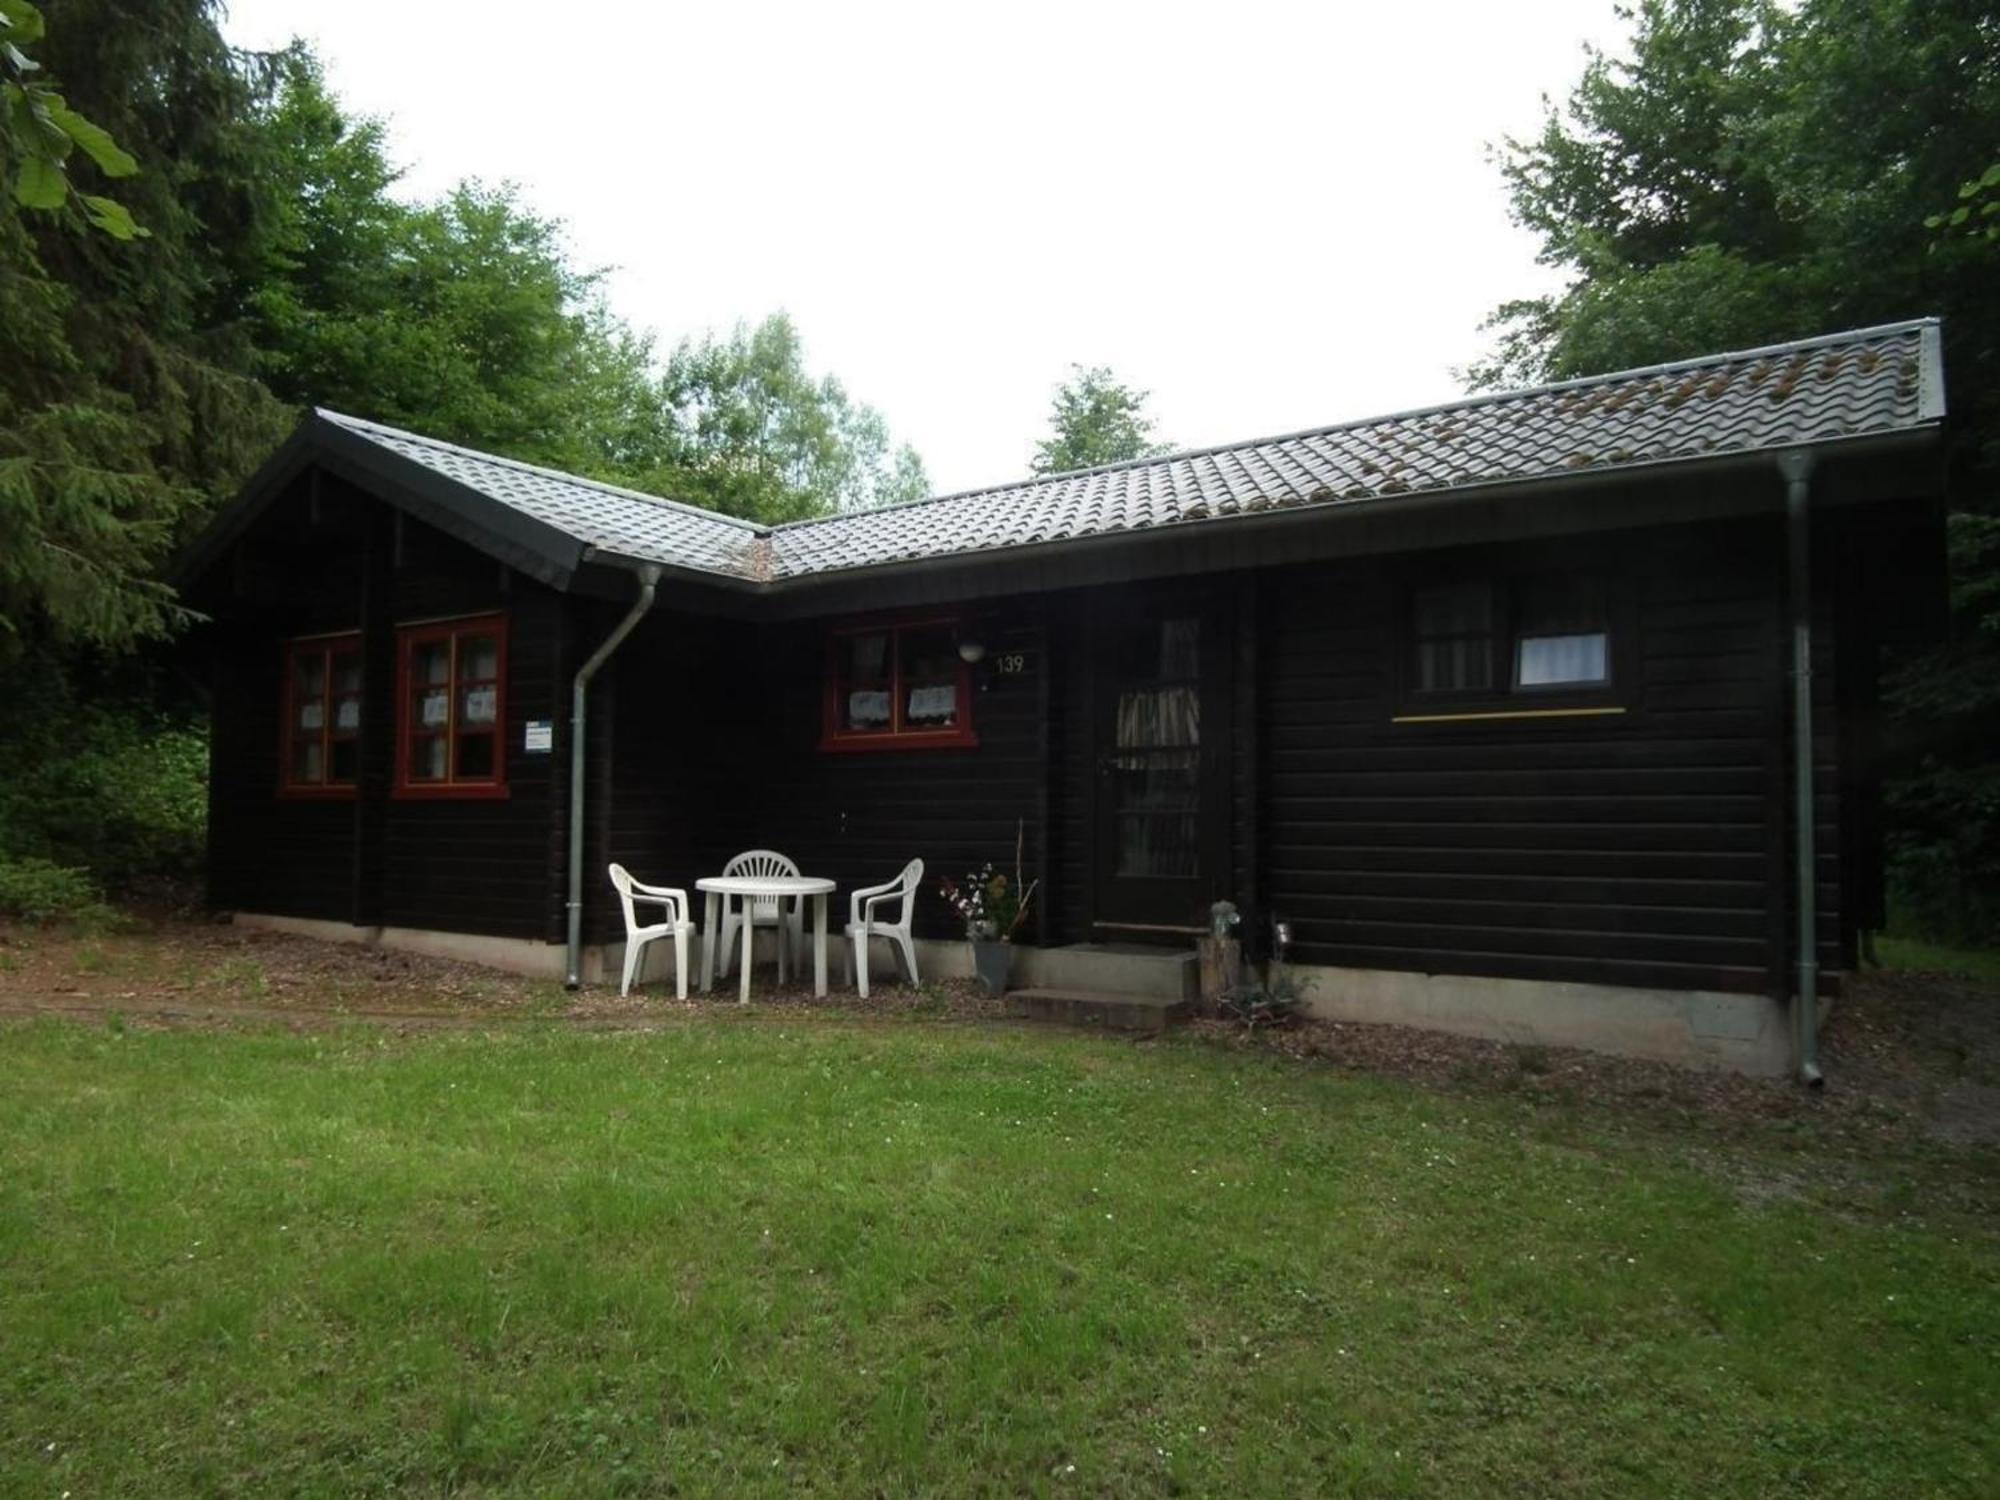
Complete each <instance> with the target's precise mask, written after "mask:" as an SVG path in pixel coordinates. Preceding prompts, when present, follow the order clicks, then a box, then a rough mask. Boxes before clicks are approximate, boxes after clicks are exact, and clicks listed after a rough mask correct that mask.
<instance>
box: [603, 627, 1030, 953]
mask: <svg viewBox="0 0 2000 1500" xmlns="http://www.w3.org/2000/svg"><path fill="white" fill-rule="evenodd" d="M967 627H968V628H969V629H970V630H972V631H973V632H974V633H976V634H977V635H978V636H979V637H980V638H981V640H982V641H983V642H984V643H985V644H986V646H987V648H988V652H989V661H990V660H991V659H992V657H993V656H997V655H998V654H1000V653H1001V652H1003V651H1011V650H1016V649H1020V650H1025V651H1026V652H1028V654H1029V656H1030V660H1031V669H1030V671H1029V672H1028V673H1026V674H1024V675H1023V676H1020V677H1011V678H1000V677H993V678H991V679H990V683H989V685H988V686H987V687H986V688H985V690H983V691H981V690H979V689H978V688H975V691H974V702H973V725H974V728H975V730H976V731H977V733H978V736H979V744H978V745H977V746H974V747H969V748H948V749H936V750H917V751H894V750H888V751H874V752H852V751H842V752H832V753H829V752H822V751H821V750H820V749H819V740H820V730H821V704H822V692H823V688H824V676H823V674H824V668H825V662H826V635H825V628H824V626H823V625H821V624H818V623H813V622H802V623H789V624H764V625H745V624H729V623H724V622H717V621H713V620H701V619H693V618H690V617H687V616H681V615H677V614H675V613H674V612H673V611H672V610H671V606H668V607H667V609H666V612H665V613H664V614H663V615H662V617H661V618H658V619H656V620H653V621H650V622H649V623H648V625H647V626H646V627H645V628H644V629H643V630H642V631H641V632H639V633H636V634H635V635H634V637H633V638H632V640H631V641H629V642H628V643H627V645H626V647H625V649H624V650H623V651H621V652H620V654H619V655H618V656H617V657H615V658H613V668H612V671H611V676H612V677H613V678H614V679H615V682H614V686H613V688H612V693H613V695H614V696H613V697H612V699H611V706H610V710H609V711H610V714H611V718H612V724H613V728H612V730H611V735H612V738H613V740H614V742H615V746H616V748H615V751H614V754H615V760H616V763H615V766H614V768H613V772H612V778H611V783H610V794H609V799H608V804H609V820H610V822H609V838H608V845H607V847H608V850H609V857H610V858H612V859H615V860H618V861H619V862H621V863H623V864H626V865H628V866H629V867H630V868H631V869H632V871H633V873H634V874H635V875H637V876H638V877H639V878H640V879H642V880H647V881H651V882H654V883H658V884H666V885H679V886H685V887H687V888H688V889H689V891H690V894H693V890H692V888H693V884H694V881H695V880H696V878H698V877H699V876H702V875H712V874H715V873H717V872H719V871H720V870H721V868H722V865H723V864H724V862H725V861H726V860H727V859H728V858H729V857H730V856H731V855H733V854H737V853H740V852H741V851H743V850H745V849H751V848H770V849H776V850H778V851H780V852H781V853H784V854H788V855H790V856H791V857H792V858H793V859H795V860H797V861H798V863H799V865H800V867H801V868H802V869H803V870H804V871H805V872H806V873H808V874H812V875H825V876H829V877H831V878H832V879H834V880H836V881H838V882H839V883H840V887H841V890H840V893H839V895H838V897H837V898H836V904H835V906H834V908H833V909H832V911H831V913H830V917H829V922H830V926H831V929H832V930H833V931H834V932H835V933H836V934H837V933H838V931H839V929H840V927H841V925H842V924H843V923H844V922H845V921H846V911H847V892H848V891H850V890H851V889H853V888H855V887H858V886H863V885H874V884H878V883H880V882H882V881H885V880H888V879H890V878H891V877H893V876H894V875H895V874H896V873H897V872H898V871H900V870H901V869H902V867H903V865H904V863H905V862H906V861H908V860H910V859H912V858H921V859H923V861H924V862H925V866H926V872H925V880H924V890H923V894H922V896H921V898H920V899H919V902H918V907H917V911H918V918H917V925H918V931H919V932H920V933H923V934H927V935H933V936H947V935H951V934H953V933H955V932H956V931H957V930H958V929H957V927H956V924H955V921H954V919H953V918H952V917H951V914H950V913H949V911H948V909H947V908H946V907H945V905H944V902H943V900H942V899H941V898H940V897H939V896H938V894H937V877H938V876H940V875H944V874H950V875H953V876H962V875H963V874H964V873H966V872H967V871H968V870H970V869H973V868H975V867H977V866H978V865H980V864H983V863H984V862H986V861H987V860H991V861H993V863H994V864H995V865H996V866H998V867H999V868H1001V869H1004V870H1012V868H1013V865H1014V844H1015V834H1016V829H1017V826H1019V827H1021V828H1022V830H1023V831H1024V834H1025V839H1026V849H1025V864H1026V868H1027V870H1028V873H1029V877H1030V878H1034V876H1035V874H1036V873H1037V872H1038V871H1039V870H1040V869H1041V867H1042V862H1043V859H1044V847H1045V839H1044V831H1043V830H1044V813H1043V805H1044V797H1043V787H1044V774H1043V769H1044V764H1045V761H1044V756H1045V753H1046V752H1045V750H1044V746H1043V740H1042V729H1043V724H1044V722H1045V715H1044V713H1043V711H1042V692H1043V687H1042V680H1041V676H1042V673H1043V672H1044V671H1045V670H1046V663H1047V654H1046V652H1045V651H1044V649H1043V644H1042V633H1041V631H1042V627H1041V620H1040V608H1039V605H1038V604H1036V605H1021V606H1016V605H1005V606H1000V607H997V608H987V609H983V610H981V611H979V612H977V613H976V614H971V615H968V617H967ZM590 868H591V874H592V876H593V879H594V880H595V879H596V878H597V877H598V876H599V872H600V871H601V868H602V861H599V860H593V862H592V865H591V867H590ZM697 899H698V898H697ZM591 918H592V929H593V931H594V932H598V933H608V932H609V931H610V930H612V929H611V924H612V922H613V921H614V920H615V917H614V914H613V913H612V912H611V911H609V910H608V909H607V906H606V904H605V903H603V902H601V901H600V902H597V903H594V905H593V908H592V912H591Z"/></svg>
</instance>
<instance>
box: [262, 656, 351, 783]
mask: <svg viewBox="0 0 2000 1500" xmlns="http://www.w3.org/2000/svg"><path fill="white" fill-rule="evenodd" d="M284 713H285V719H284V735H283V739H284V744H283V746H282V747H281V749H280V752H279V753H280V755H281V756H282V757H283V758H282V761H281V763H280V778H279V789H280V790H281V791H283V792H285V793H288V794H291V795H298V796H352V795H353V794H354V785H355V782H356V781H357V780H358V779H359V776H360V770H361V636H360V635H359V633H357V632H353V631H349V632H346V633H344V634H341V635H323V636H315V637H313V638H311V639H309V640H298V641H289V642H287V643H286V646H285V708H284Z"/></svg>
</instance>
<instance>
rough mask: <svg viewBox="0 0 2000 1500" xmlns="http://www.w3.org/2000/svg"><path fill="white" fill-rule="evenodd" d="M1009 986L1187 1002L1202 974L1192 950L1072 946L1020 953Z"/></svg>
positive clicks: (1198, 987)
mask: <svg viewBox="0 0 2000 1500" xmlns="http://www.w3.org/2000/svg"><path fill="white" fill-rule="evenodd" d="M1014 981H1015V983H1017V984H1021V985H1025V986H1028V987H1029V988H1032V989H1038V990H1084V991H1089V992H1092V993H1096V994H1118V995H1151V996H1155V997H1157V998H1159V999H1162V1000H1192V999H1194V998H1195V997H1196V996H1198V995H1199V994H1200V993H1201V970H1200V967H1199V966H1198V965H1197V964H1196V962H1195V956H1194V949H1193V948H1192V946H1190V947H1188V948H1186V949H1174V948H1148V947H1144V946H1142V945H1140V944H1137V943H1073V944H1071V945H1069V946H1068V947H1065V948H1023V949H1022V950H1021V952H1020V954H1019V955H1018V957H1017V958H1016V959H1015V964H1014Z"/></svg>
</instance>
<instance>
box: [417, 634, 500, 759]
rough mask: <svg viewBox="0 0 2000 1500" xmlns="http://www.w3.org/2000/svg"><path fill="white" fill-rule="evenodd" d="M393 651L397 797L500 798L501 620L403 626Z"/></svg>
mask: <svg viewBox="0 0 2000 1500" xmlns="http://www.w3.org/2000/svg"><path fill="white" fill-rule="evenodd" d="M396 653H397V661H398V666H397V675H398V678H399V680H400V692H399V698H400V702H399V705H398V709H397V713H398V719H399V722H398V724H397V734H396V738H397V776H396V791H397V794H398V795H400V796H406V797H482V796H483V797H492V796H502V795H505V792H506V785H507V764H506V761H507V758H506V750H505V740H504V737H505V735H506V732H507V729H506V725H507V622H506V621H505V620H504V619H502V618H501V617H500V616H498V615H489V616H485V617H483V618H480V619H477V620H444V621H440V622H438V623H436V624H430V625H408V626H405V627H404V628H403V629H401V630H399V631H398V632H397V633H396Z"/></svg>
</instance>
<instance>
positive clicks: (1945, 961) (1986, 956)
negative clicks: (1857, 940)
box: [1875, 936, 2000, 985]
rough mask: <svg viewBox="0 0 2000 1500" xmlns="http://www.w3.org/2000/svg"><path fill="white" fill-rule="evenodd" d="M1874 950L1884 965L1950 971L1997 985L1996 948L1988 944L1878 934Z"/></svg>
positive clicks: (1999, 968)
mask: <svg viewBox="0 0 2000 1500" xmlns="http://www.w3.org/2000/svg"><path fill="white" fill-rule="evenodd" d="M1875 951H1876V954H1877V956H1878V957H1879V958H1880V959H1881V960H1882V967H1883V968H1885V969H1906V970H1909V971H1912V972H1914V973H1920V974H1950V975H1953V976H1955V977H1957V978H1959V979H1973V980H1977V981H1978V982H1979V983H1981V984H1993V985H2000V952H1996V951H1994V950H1993V949H1991V948H1947V947H1945V946H1944V945H1943V944H1942V943H1931V942H1926V941H1924V940H1923V939H1922V938H1904V937H1886V936H1884V937H1878V938H1876V940H1875Z"/></svg>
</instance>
